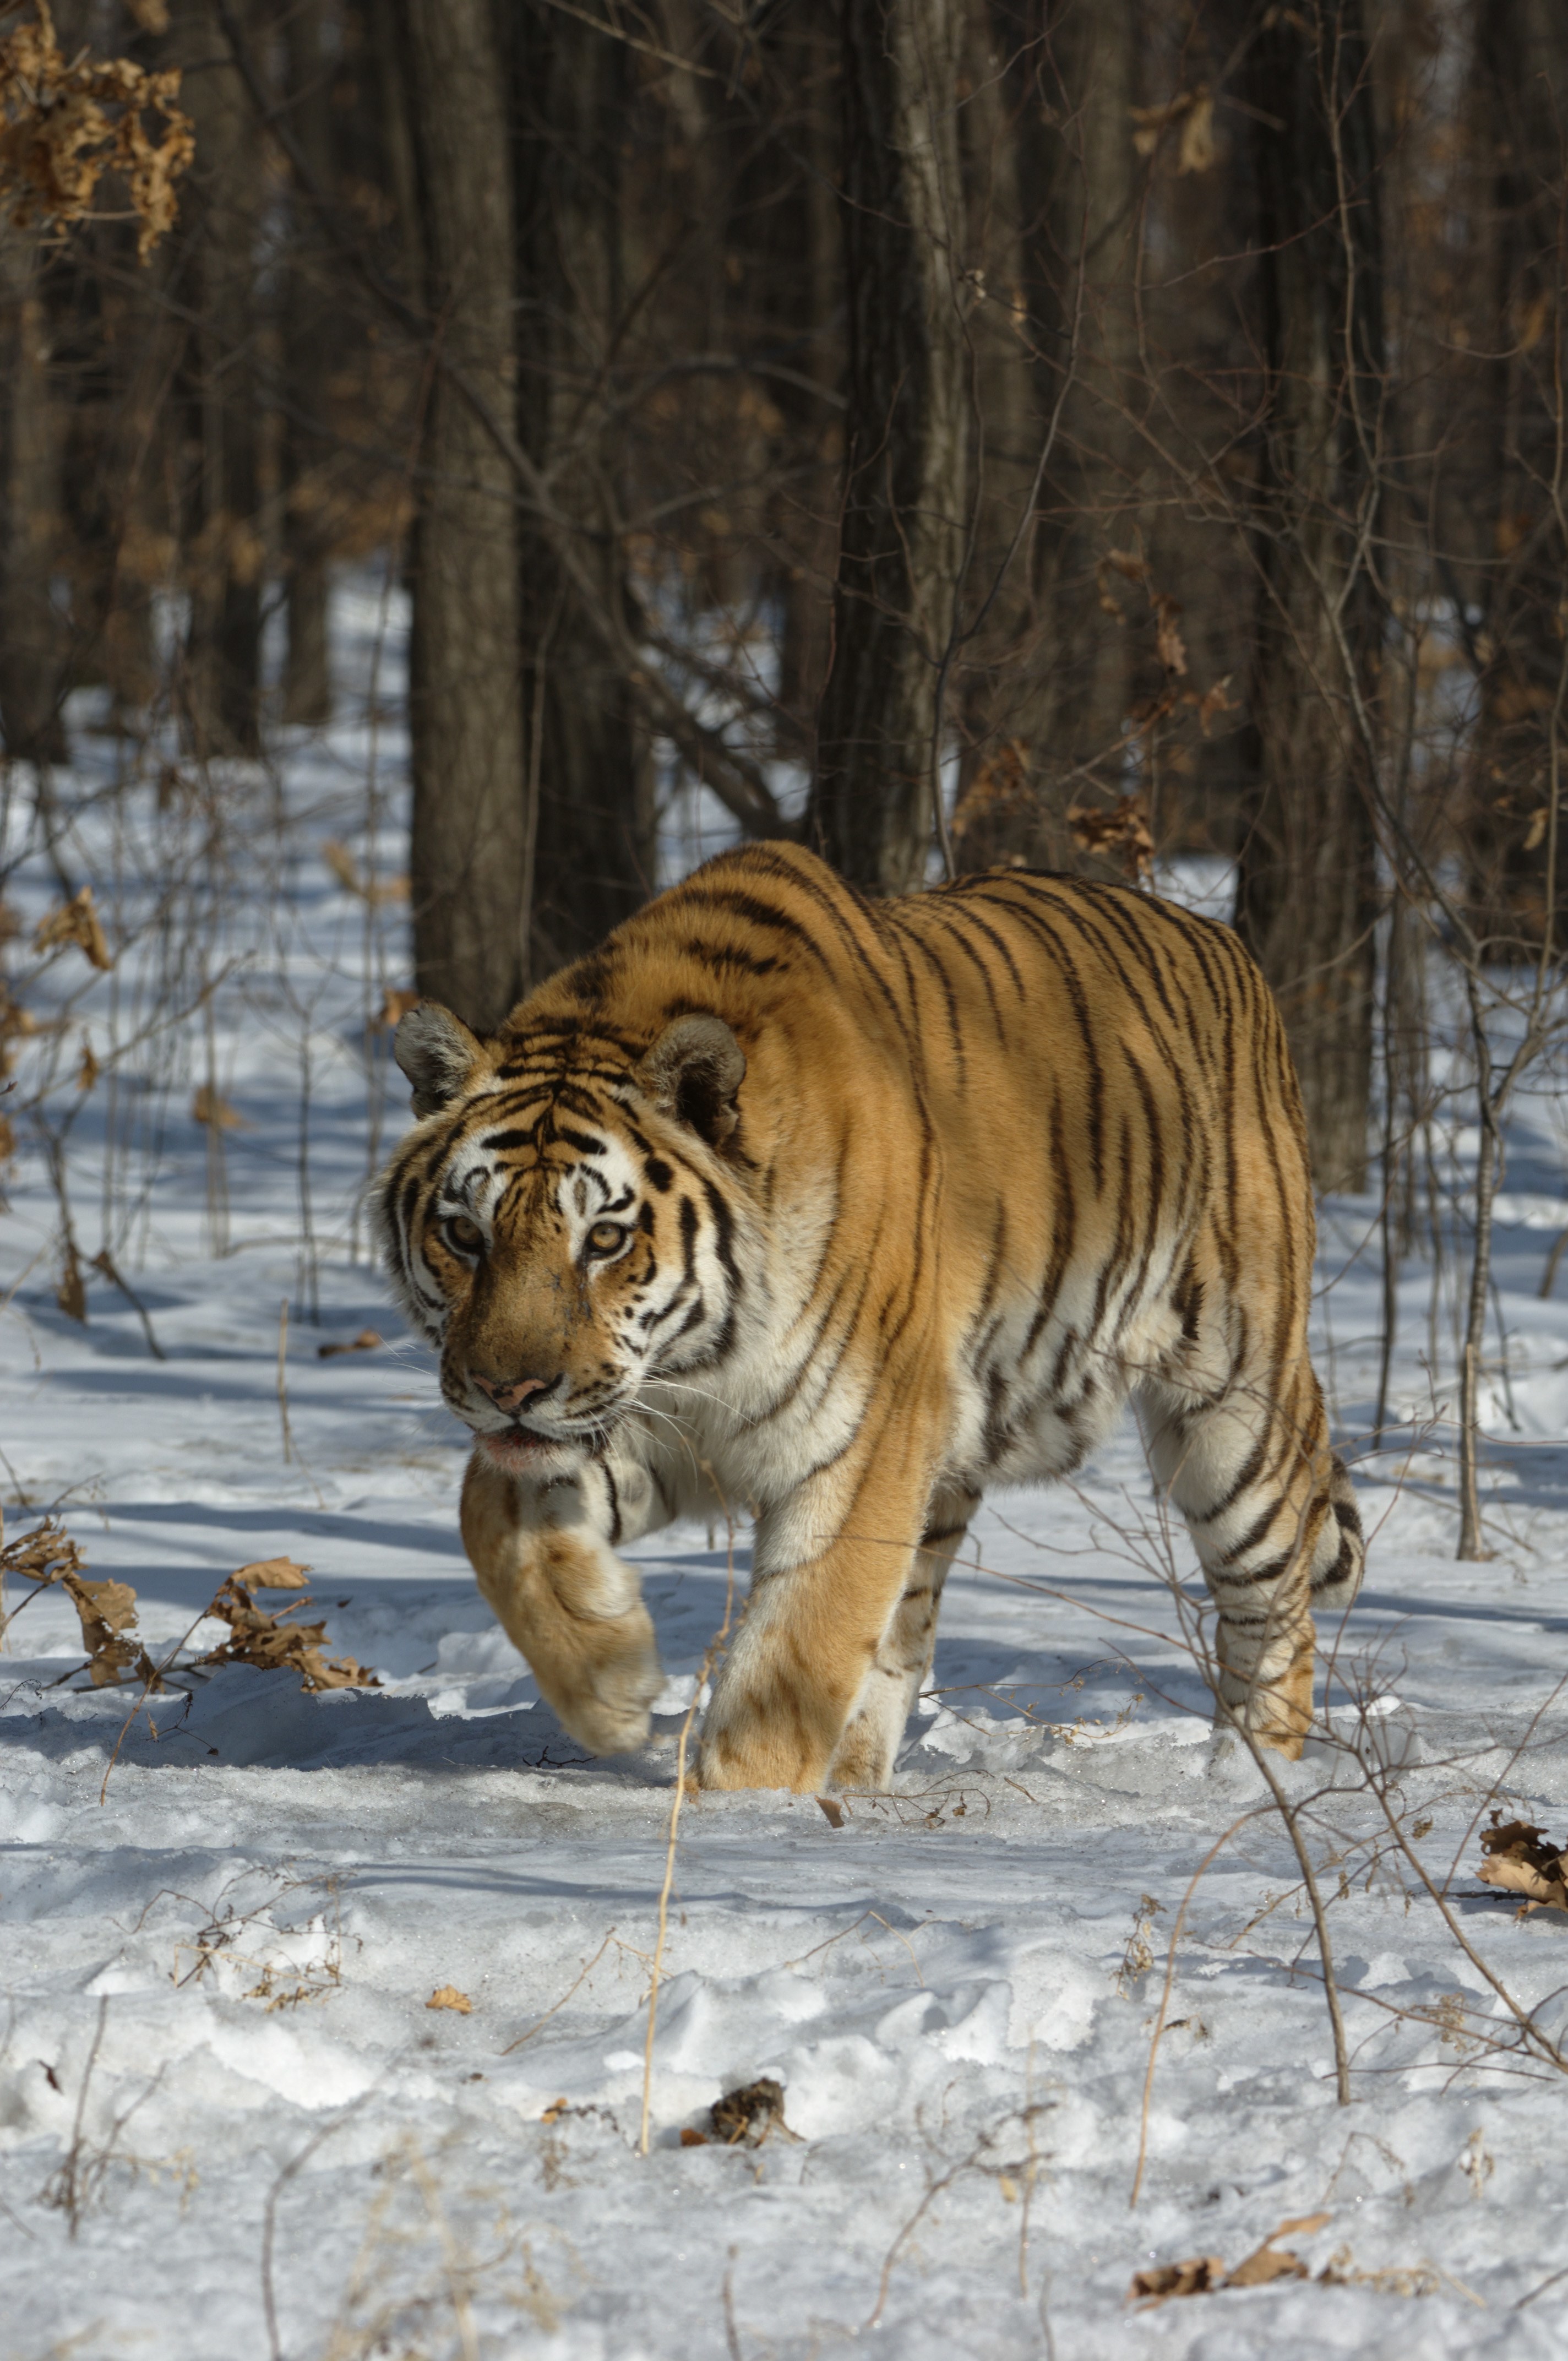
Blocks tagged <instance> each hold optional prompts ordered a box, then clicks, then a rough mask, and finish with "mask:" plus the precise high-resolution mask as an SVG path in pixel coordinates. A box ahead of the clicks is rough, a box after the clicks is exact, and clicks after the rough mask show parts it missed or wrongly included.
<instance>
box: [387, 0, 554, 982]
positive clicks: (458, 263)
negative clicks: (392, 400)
mask: <svg viewBox="0 0 1568 2361" xmlns="http://www.w3.org/2000/svg"><path fill="white" fill-rule="evenodd" d="M400 5H401V14H400V29H401V34H402V45H403V58H404V75H403V89H404V92H405V93H406V104H407V107H408V114H409V121H410V126H411V148H412V155H413V162H414V170H415V181H416V192H417V196H416V207H417V210H416V225H417V241H418V247H419V251H420V254H421V257H422V269H423V279H424V290H423V291H424V298H425V303H426V307H427V310H428V313H429V317H430V324H431V327H430V333H431V337H432V340H433V346H434V347H435V349H436V350H437V351H438V352H439V354H440V355H441V357H443V358H444V360H445V361H446V362H448V363H449V364H451V368H450V370H449V369H445V368H429V367H428V364H427V380H428V381H427V384H426V386H425V388H424V390H423V396H422V404H423V417H424V434H423V442H422V450H421V455H420V468H419V482H418V511H417V516H416V519H415V524H414V533H413V562H412V576H413V626H412V636H411V644H410V652H409V727H410V735H411V764H412V771H413V827H412V837H411V848H410V872H411V891H412V897H413V917H414V972H415V978H416V981H417V982H418V984H419V988H420V990H421V991H422V992H423V993H426V994H431V995H433V997H435V998H437V999H439V1000H443V1001H446V1002H448V1003H450V1004H451V1005H452V1006H454V1007H455V1008H456V1009H457V1010H458V1011H459V1012H460V1013H461V1014H462V1015H463V1016H465V1017H466V1019H467V1020H468V1022H469V1023H470V1024H473V1025H476V1026H479V1027H491V1026H494V1025H497V1024H499V1021H500V1019H501V1018H502V1017H503V1016H505V1014H506V1012H507V1009H508V1008H509V1007H510V1005H511V1003H512V1002H513V1001H514V1000H515V999H516V997H517V996H518V994H519V993H520V992H521V990H522V988H523V986H524V983H525V981H526V978H527V974H528V908H529V892H528V866H529V839H530V828H529V815H528V810H527V803H526V796H525V792H524V781H525V775H526V774H525V755H524V739H523V718H522V697H521V683H520V678H519V616H518V599H519V542H518V531H517V509H516V488H515V485H514V481H513V476H512V470H511V468H510V467H509V465H508V463H507V460H506V458H505V456H503V454H502V453H501V451H500V450H499V448H498V445H497V441H496V438H495V435H494V434H492V432H491V431H490V429H489V427H488V423H487V422H486V419H485V417H484V416H483V415H482V414H481V412H480V410H479V409H478V408H477V406H476V402H475V401H474V400H473V399H471V398H470V396H471V395H477V397H478V400H479V401H480V402H482V403H483V405H484V409H485V410H486V411H487V412H489V413H490V415H492V416H499V417H500V418H503V419H504V418H506V417H507V416H508V415H509V414H510V410H511V407H512V404H513V403H514V401H515V400H516V396H517V363H516V348H515V331H514V318H513V292H514V291H513V280H512V202H511V163H510V147H509V141H508V136H507V121H506V103H505V102H506V88H505V79H504V74H503V71H502V67H503V60H502V55H501V49H500V45H499V40H498V38H497V29H496V21H495V17H494V14H493V12H492V9H491V6H490V5H489V0H400ZM458 372H460V374H461V379H462V388H461V390H460V388H459V385H458V383H457V382H456V373H458Z"/></svg>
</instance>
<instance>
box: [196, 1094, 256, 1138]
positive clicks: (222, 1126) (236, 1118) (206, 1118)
mask: <svg viewBox="0 0 1568 2361" xmlns="http://www.w3.org/2000/svg"><path fill="white" fill-rule="evenodd" d="M191 1120H192V1123H200V1124H204V1125H208V1126H211V1128H212V1129H213V1130H214V1131H243V1130H244V1129H245V1128H246V1122H245V1117H244V1115H241V1114H240V1113H239V1111H238V1109H237V1108H236V1107H232V1106H230V1104H229V1103H228V1101H227V1099H225V1098H220V1097H219V1095H218V1093H217V1092H216V1091H215V1090H214V1088H213V1086H212V1084H211V1083H210V1082H203V1083H201V1084H199V1085H198V1087H197V1089H196V1091H195V1093H193V1095H192V1100H191Z"/></svg>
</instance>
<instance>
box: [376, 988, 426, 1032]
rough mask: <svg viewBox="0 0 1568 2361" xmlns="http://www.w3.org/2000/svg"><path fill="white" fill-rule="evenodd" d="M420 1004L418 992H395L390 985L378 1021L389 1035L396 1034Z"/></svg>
mask: <svg viewBox="0 0 1568 2361" xmlns="http://www.w3.org/2000/svg"><path fill="white" fill-rule="evenodd" d="M419 1004H420V994H418V993H417V992H403V991H395V990H394V989H393V987H392V986H391V985H390V984H389V985H388V986H387V990H386V994H385V995H384V997H383V999H382V1002H381V1014H380V1016H379V1017H378V1020H377V1021H378V1024H381V1025H384V1026H385V1027H387V1030H388V1031H389V1033H395V1032H396V1031H397V1029H398V1027H399V1026H400V1024H401V1023H402V1021H403V1019H404V1017H405V1016H407V1015H408V1013H409V1011H410V1009H411V1008H417V1007H418V1006H419Z"/></svg>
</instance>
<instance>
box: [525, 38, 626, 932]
mask: <svg viewBox="0 0 1568 2361" xmlns="http://www.w3.org/2000/svg"><path fill="white" fill-rule="evenodd" d="M588 15H589V12H587V11H585V12H582V13H579V14H576V15H566V14H565V13H562V12H559V11H557V10H555V9H553V8H550V7H544V6H532V7H527V8H522V9H519V10H517V11H516V12H515V14H514V16H512V19H511V69H512V104H513V143H514V145H513V152H514V157H515V170H516V204H517V302H518V320H519V338H518V350H519V360H520V368H519V377H518V401H517V411H518V434H519V440H520V441H521V444H522V445H523V446H524V448H525V449H526V450H527V451H528V452H529V453H530V455H531V456H532V458H533V460H534V462H535V465H536V466H537V467H539V469H540V470H541V473H542V474H543V476H544V477H545V478H546V479H547V480H548V481H549V482H550V483H551V484H552V485H553V486H554V488H555V489H556V496H557V499H558V500H559V501H560V503H561V506H562V507H563V509H565V511H567V512H568V513H569V514H570V515H571V516H573V517H574V519H575V520H576V522H577V524H578V526H579V528H580V533H581V544H580V545H581V549H582V554H583V557H584V562H585V564H586V566H587V567H588V568H589V570H590V571H591V575H592V579H593V585H594V591H595V595H596V598H597V601H598V606H599V608H600V609H601V611H604V612H607V613H609V614H611V615H613V616H614V617H616V619H617V620H618V622H619V624H620V631H621V632H622V633H623V634H624V635H626V636H627V637H629V638H630V637H632V636H634V634H635V629H636V613H635V601H634V599H633V597H632V595H631V591H630V584H629V582H628V579H627V566H626V547H625V533H624V532H623V530H622V529H621V525H620V515H621V512H622V509H623V505H624V495H625V490H626V482H625V438H624V431H623V429H622V428H621V427H620V423H619V422H618V419H617V417H616V403H615V400H614V396H615V392H616V388H617V364H618V361H620V359H621V357H622V356H621V354H620V349H619V348H620V339H621V336H622V333H623V329H624V326H625V314H626V307H627V300H628V298H627V289H626V285H625V269H624V259H623V253H622V247H623V225H622V192H621V169H620V144H621V140H622V137H623V126H624V122H625V117H626V115H627V112H628V110H629V107H630V102H631V96H632V92H631V86H630V74H629V71H628V67H629V60H630V51H629V50H628V49H627V48H626V46H625V44H624V43H623V42H620V41H619V40H616V39H614V38H611V35H610V32H609V29H608V28H606V29H604V30H601V29H600V28H599V27H598V25H596V24H595V23H593V22H591V21H587V18H588ZM520 555H521V650H522V664H523V680H524V694H525V697H526V701H527V731H528V738H527V746H528V753H527V761H528V765H529V781H530V790H531V795H532V797H533V798H534V799H535V808H536V810H537V823H536V827H537V834H536V840H535V844H534V847H533V851H532V860H531V873H532V878H533V880H535V881H536V884H535V890H534V891H533V894H532V953H531V960H532V965H531V972H532V974H533V975H534V976H535V977H538V976H540V975H544V974H548V973H549V972H550V971H551V970H552V969H553V968H555V967H559V966H560V965H562V964H563V963H564V962H565V961H567V960H572V959H576V958H577V957H579V956H580V955H581V954H582V953H583V952H584V951H587V950H592V949H593V947H594V945H595V944H596V943H598V942H599V941H600V940H601V939H602V938H603V937H604V936H605V935H606V934H608V933H609V929H610V928H612V927H613V926H615V925H616V924H617V923H618V922H619V920H620V919H621V918H623V917H628V916H629V915H630V912H631V911H632V910H634V909H635V908H636V907H637V906H638V904H639V903H640V902H641V901H642V900H643V899H644V898H645V897H646V895H648V893H649V892H650V891H651V889H652V883H653V823H654V813H653V795H652V750H651V746H650V741H649V735H648V730H647V728H646V726H645V723H644V721H643V719H642V715H641V710H640V708H639V706H638V704H637V701H636V699H635V697H634V695H633V691H632V687H631V684H630V682H629V680H628V679H627V677H626V674H625V668H624V666H623V665H621V664H618V663H617V662H616V661H615V659H614V656H613V654H612V653H611V651H610V649H609V647H607V645H606V643H605V640H604V637H603V636H602V635H596V634H595V633H594V632H593V631H591V630H590V629H589V628H587V624H586V620H585V617H584V614H583V612H582V606H581V600H580V598H579V597H578V596H577V595H576V592H575V590H574V588H573V586H572V584H571V583H570V582H569V581H568V580H567V579H566V577H565V575H564V574H563V571H562V568H561V566H560V565H559V564H558V562H557V559H556V556H555V553H554V547H553V545H552V543H551V541H550V539H549V537H548V536H547V535H546V534H544V533H543V532H541V531H540V530H539V529H538V527H537V526H536V525H534V526H532V527H531V526H530V524H529V523H528V522H526V521H525V523H524V526H523V529H522V533H521V544H520Z"/></svg>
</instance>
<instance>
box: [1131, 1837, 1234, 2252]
mask: <svg viewBox="0 0 1568 2361" xmlns="http://www.w3.org/2000/svg"><path fill="white" fill-rule="evenodd" d="M1265 1808H1266V1806H1263V1805H1255V1806H1253V1808H1252V1810H1251V1811H1250V1812H1244V1813H1243V1814H1242V1816H1241V1818H1240V1819H1239V1820H1233V1821H1232V1822H1231V1825H1230V1827H1229V1828H1227V1829H1226V1830H1225V1832H1224V1834H1223V1836H1221V1837H1217V1838H1216V1839H1215V1840H1214V1842H1213V1843H1212V1845H1211V1846H1210V1848H1209V1850H1208V1851H1207V1852H1206V1853H1205V1854H1204V1856H1203V1858H1202V1860H1201V1861H1200V1862H1199V1864H1198V1866H1197V1868H1196V1869H1195V1870H1194V1871H1193V1872H1192V1877H1191V1881H1190V1883H1189V1885H1188V1888H1187V1891H1186V1893H1185V1894H1183V1895H1182V1897H1181V1907H1180V1908H1179V1910H1178V1912H1177V1914H1176V1924H1175V1925H1174V1926H1173V1927H1172V1928H1171V1930H1170V1949H1169V1950H1168V1952H1167V1953H1166V1960H1165V1989H1164V1990H1163V1992H1162V1993H1160V1996H1159V2014H1158V2015H1157V2017H1156V2018H1155V2027H1154V2037H1153V2038H1152V2040H1151V2041H1150V2043H1149V2062H1148V2065H1147V2066H1146V2069H1145V2070H1144V2103H1143V2112H1142V2114H1141V2115H1140V2117H1139V2122H1138V2167H1137V2170H1136V2171H1135V2173H1134V2175H1133V2193H1132V2195H1131V2196H1130V2197H1129V2198H1128V2200H1127V2211H1128V2213H1131V2212H1132V2211H1133V2209H1134V2207H1135V2205H1136V2204H1137V2202H1138V2191H1139V2190H1140V2189H1141V2188H1142V2187H1143V2185H1144V2163H1145V2159H1146V2156H1147V2154H1148V2144H1149V2101H1150V2100H1151V2098H1152V2097H1153V2095H1154V2070H1155V2061H1156V2059H1157V2058H1158V2056H1159V2045H1160V2037H1161V2036H1162V2035H1163V2033H1164V2031H1165V2019H1166V2012H1167V2011H1168V2008H1169V2006H1170V1995H1171V1991H1172V1989H1173V1987H1174V1985H1175V1982H1176V1947H1177V1945H1178V1943H1179V1942H1180V1940H1181V1929H1182V1927H1184V1926H1185V1925H1186V1923H1187V1910H1188V1905H1189V1904H1190V1902H1191V1899H1192V1897H1193V1895H1194V1894H1196V1893H1197V1891H1198V1888H1199V1885H1200V1883H1201V1881H1202V1879H1203V1877H1204V1876H1205V1875H1206V1873H1207V1872H1208V1868H1209V1864H1210V1862H1211V1861H1212V1860H1213V1859H1214V1856H1215V1854H1216V1853H1219V1852H1223V1850H1224V1849H1225V1847H1226V1845H1228V1844H1229V1843H1230V1840H1231V1839H1232V1838H1233V1837H1234V1835H1235V1832H1236V1830H1237V1829H1238V1828H1245V1826H1246V1824H1247V1822H1248V1820H1255V1819H1256V1818H1257V1817H1258V1814H1259V1813H1260V1812H1261V1811H1262V1810H1264V1809H1265Z"/></svg>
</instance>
